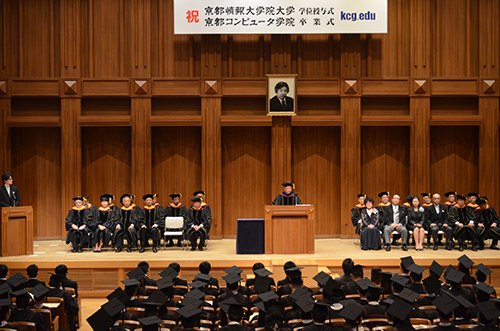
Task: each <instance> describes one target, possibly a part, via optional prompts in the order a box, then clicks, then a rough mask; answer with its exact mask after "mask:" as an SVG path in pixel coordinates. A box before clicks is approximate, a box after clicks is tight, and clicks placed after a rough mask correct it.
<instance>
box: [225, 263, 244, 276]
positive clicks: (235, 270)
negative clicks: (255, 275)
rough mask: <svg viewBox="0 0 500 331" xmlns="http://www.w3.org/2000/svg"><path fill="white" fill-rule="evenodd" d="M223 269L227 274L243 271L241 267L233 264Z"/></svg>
mask: <svg viewBox="0 0 500 331" xmlns="http://www.w3.org/2000/svg"><path fill="white" fill-rule="evenodd" d="M224 271H225V272H226V273H228V274H238V275H239V274H241V273H242V272H243V269H241V268H238V267H237V266H235V265H233V266H232V267H230V268H227V269H225V270H224Z"/></svg>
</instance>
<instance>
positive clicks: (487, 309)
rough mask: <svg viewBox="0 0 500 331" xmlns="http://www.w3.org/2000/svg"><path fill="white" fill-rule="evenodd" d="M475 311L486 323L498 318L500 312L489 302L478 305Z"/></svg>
mask: <svg viewBox="0 0 500 331" xmlns="http://www.w3.org/2000/svg"><path fill="white" fill-rule="evenodd" d="M477 309H478V310H479V313H480V314H482V315H483V316H484V318H486V319H487V320H488V321H492V320H494V319H496V318H497V317H498V316H500V311H499V310H498V309H497V308H496V307H495V304H494V303H493V302H491V301H489V300H488V301H484V302H481V303H480V304H478V305H477Z"/></svg>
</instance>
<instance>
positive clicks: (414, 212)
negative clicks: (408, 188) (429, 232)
mask: <svg viewBox="0 0 500 331" xmlns="http://www.w3.org/2000/svg"><path fill="white" fill-rule="evenodd" d="M424 224H425V212H424V208H423V207H421V206H420V199H419V198H418V197H417V196H416V195H414V196H413V199H412V200H411V207H410V208H408V222H407V224H406V228H407V229H408V231H413V238H414V239H415V250H416V251H423V250H424V238H425V228H424Z"/></svg>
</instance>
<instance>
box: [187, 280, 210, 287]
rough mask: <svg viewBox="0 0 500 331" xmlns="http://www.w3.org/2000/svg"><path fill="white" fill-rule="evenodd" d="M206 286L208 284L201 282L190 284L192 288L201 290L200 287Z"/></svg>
mask: <svg viewBox="0 0 500 331" xmlns="http://www.w3.org/2000/svg"><path fill="white" fill-rule="evenodd" d="M206 285H207V283H205V282H202V281H201V280H196V281H194V282H192V283H191V284H189V286H191V287H192V288H200V287H203V286H206Z"/></svg>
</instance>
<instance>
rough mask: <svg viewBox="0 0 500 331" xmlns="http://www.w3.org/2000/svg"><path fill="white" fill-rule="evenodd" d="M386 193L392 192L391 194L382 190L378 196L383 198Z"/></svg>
mask: <svg viewBox="0 0 500 331" xmlns="http://www.w3.org/2000/svg"><path fill="white" fill-rule="evenodd" d="M384 195H390V194H389V191H384V192H380V193H379V194H378V197H379V198H381V197H383V196H384Z"/></svg>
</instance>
